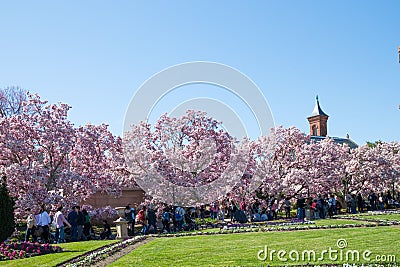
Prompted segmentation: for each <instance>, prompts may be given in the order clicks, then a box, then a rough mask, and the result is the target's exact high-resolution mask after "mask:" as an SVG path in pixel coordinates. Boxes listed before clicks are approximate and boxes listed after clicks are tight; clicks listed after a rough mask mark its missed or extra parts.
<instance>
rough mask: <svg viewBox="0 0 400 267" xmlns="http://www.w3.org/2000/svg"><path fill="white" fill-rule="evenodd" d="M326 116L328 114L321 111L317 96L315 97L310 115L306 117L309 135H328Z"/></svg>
mask: <svg viewBox="0 0 400 267" xmlns="http://www.w3.org/2000/svg"><path fill="white" fill-rule="evenodd" d="M328 118H329V116H328V115H326V114H325V112H323V111H322V109H321V107H320V106H319V100H318V96H317V97H316V103H315V107H314V110H313V112H312V113H311V116H310V117H308V118H307V119H308V122H309V123H310V135H311V136H327V135H328V124H327V122H328Z"/></svg>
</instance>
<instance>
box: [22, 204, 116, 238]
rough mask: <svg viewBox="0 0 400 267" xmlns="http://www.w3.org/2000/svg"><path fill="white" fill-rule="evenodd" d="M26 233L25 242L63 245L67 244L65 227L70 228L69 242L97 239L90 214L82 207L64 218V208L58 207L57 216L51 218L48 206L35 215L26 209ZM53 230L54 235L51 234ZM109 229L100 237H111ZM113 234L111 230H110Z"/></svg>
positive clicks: (75, 208)
mask: <svg viewBox="0 0 400 267" xmlns="http://www.w3.org/2000/svg"><path fill="white" fill-rule="evenodd" d="M25 211H26V213H27V218H26V226H27V228H26V233H25V241H29V240H30V239H31V240H32V242H37V241H40V242H43V243H63V242H66V238H65V227H69V241H72V242H73V241H81V240H82V241H84V240H88V239H93V238H95V233H94V231H93V228H92V225H91V223H90V215H89V213H88V212H87V211H86V210H85V209H83V210H82V211H81V208H80V206H77V205H76V206H73V207H72V208H71V210H70V212H69V213H68V215H67V216H64V213H63V211H64V208H63V207H62V206H59V207H57V210H56V212H55V214H54V215H53V216H52V218H51V217H50V215H49V213H48V210H47V207H46V205H42V207H41V209H40V211H39V212H38V213H36V214H35V213H34V212H33V211H32V210H31V209H30V208H26V209H25ZM51 228H52V229H53V230H54V233H52V232H51ZM107 232H108V229H106V227H105V226H104V230H103V232H102V233H101V234H100V236H104V238H108V237H110V235H108V234H106V233H107ZM109 232H110V233H111V228H110V229H109Z"/></svg>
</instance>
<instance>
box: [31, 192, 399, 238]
mask: <svg viewBox="0 0 400 267" xmlns="http://www.w3.org/2000/svg"><path fill="white" fill-rule="evenodd" d="M293 208H295V210H296V211H295V213H296V216H297V218H298V219H299V220H304V219H305V218H307V219H325V218H327V217H329V218H332V217H333V216H334V215H336V214H338V213H340V212H342V211H344V208H346V212H347V213H353V214H354V213H357V212H365V211H367V210H368V211H374V210H384V209H388V208H400V192H398V193H397V194H396V196H392V195H391V194H390V192H387V193H379V194H376V193H375V192H372V191H371V192H370V194H369V195H367V196H365V197H363V196H362V195H361V194H357V195H356V194H346V195H345V197H344V199H342V198H339V197H338V196H336V195H334V194H320V195H318V196H316V197H315V198H311V197H305V196H300V197H298V198H297V200H296V202H295V203H293V202H292V199H291V198H290V197H286V198H277V197H274V196H270V197H268V198H263V199H259V198H257V199H254V200H253V201H252V202H251V203H248V202H246V200H245V199H244V198H243V199H242V200H241V201H234V200H230V199H226V200H224V201H216V202H214V203H211V204H209V205H202V206H198V207H189V208H184V207H180V206H172V205H165V206H162V207H159V208H158V209H157V208H155V207H154V205H153V204H150V205H148V206H146V205H142V206H141V207H140V208H138V210H135V208H134V207H131V205H130V204H129V205H127V206H126V207H125V210H124V212H125V219H126V221H127V227H128V234H129V235H130V236H134V235H135V234H141V235H146V234H149V233H172V232H179V231H184V230H195V229H197V228H198V226H197V223H196V219H204V218H208V217H209V218H211V219H214V220H216V221H220V222H225V220H226V219H227V220H228V221H230V222H233V223H234V222H238V223H246V222H249V221H252V222H260V221H269V220H275V219H278V212H282V214H284V217H285V218H292V215H294V213H293V214H292V209H293ZM63 210H64V208H63V207H62V206H59V207H58V208H57V212H56V213H55V214H54V216H52V217H53V218H52V219H51V217H50V215H49V213H48V211H47V210H46V206H42V208H41V209H40V211H39V212H38V213H37V214H34V213H33V212H32V211H31V209H30V208H27V209H26V212H27V219H26V225H27V229H26V235H25V240H26V241H28V240H29V239H30V238H32V241H37V239H38V238H40V240H41V241H42V242H49V241H50V242H54V243H61V242H65V227H69V240H70V241H80V240H87V239H93V238H96V235H95V233H94V231H93V228H92V226H91V222H90V216H89V214H88V212H87V211H86V210H85V209H83V210H82V211H81V209H80V207H79V206H74V207H72V209H71V210H70V212H69V213H68V215H67V216H66V217H65V216H64V214H63ZM135 225H137V226H138V228H139V229H140V231H138V232H136V233H135ZM50 226H52V228H54V231H55V232H54V234H52V233H50ZM99 237H100V238H101V239H110V238H113V234H112V231H111V225H110V224H109V222H108V221H107V220H103V230H102V232H101V233H100V234H99Z"/></svg>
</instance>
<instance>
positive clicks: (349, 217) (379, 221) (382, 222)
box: [339, 214, 400, 226]
mask: <svg viewBox="0 0 400 267" xmlns="http://www.w3.org/2000/svg"><path fill="white" fill-rule="evenodd" d="M374 215H376V214H374ZM365 217H367V216H357V215H342V216H340V217H339V218H340V219H346V220H355V221H365V222H374V223H377V224H378V225H379V226H391V225H400V221H396V220H384V219H371V218H365Z"/></svg>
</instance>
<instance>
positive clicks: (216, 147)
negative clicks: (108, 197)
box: [124, 110, 248, 206]
mask: <svg viewBox="0 0 400 267" xmlns="http://www.w3.org/2000/svg"><path fill="white" fill-rule="evenodd" d="M246 151H247V152H246ZM124 153H125V159H126V163H127V166H128V170H129V171H130V173H131V178H133V179H134V180H135V181H136V182H137V183H138V185H139V186H140V187H141V188H142V189H144V190H145V191H146V193H147V194H148V195H149V196H151V197H152V198H153V200H155V201H160V202H164V203H167V204H173V205H183V206H195V205H199V204H205V203H211V202H212V201H215V200H217V199H219V198H222V197H224V196H225V195H226V194H227V193H228V192H230V191H231V189H232V188H233V187H234V186H235V185H236V183H238V182H239V180H240V177H241V176H242V174H243V172H244V170H245V168H246V166H247V161H248V144H247V143H246V142H243V143H239V142H237V141H236V140H235V139H234V138H232V137H231V136H230V135H229V134H228V133H227V132H226V131H224V130H223V129H222V127H221V123H220V122H219V121H217V120H215V119H213V118H210V117H207V116H206V113H204V112H199V111H193V110H189V111H187V113H186V115H184V116H182V117H180V118H173V117H169V116H167V115H166V114H164V115H163V116H161V117H160V119H159V120H158V121H157V122H156V123H155V125H154V127H151V125H150V124H148V123H144V122H142V123H139V124H137V125H133V126H132V128H131V130H130V131H129V132H127V133H126V134H125V136H124ZM246 153H247V154H246Z"/></svg>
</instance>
